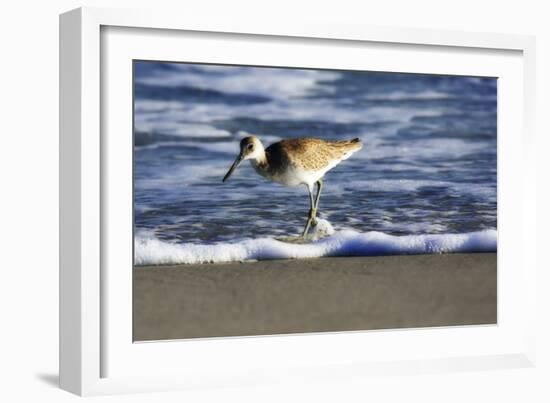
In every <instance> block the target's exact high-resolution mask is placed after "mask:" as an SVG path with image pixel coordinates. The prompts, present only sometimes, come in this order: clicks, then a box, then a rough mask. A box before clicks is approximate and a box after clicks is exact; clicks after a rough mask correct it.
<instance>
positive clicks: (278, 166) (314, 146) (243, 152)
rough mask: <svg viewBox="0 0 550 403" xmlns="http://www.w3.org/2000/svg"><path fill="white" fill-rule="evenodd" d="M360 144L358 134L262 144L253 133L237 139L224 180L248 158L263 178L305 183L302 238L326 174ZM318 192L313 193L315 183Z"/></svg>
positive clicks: (313, 221)
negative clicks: (347, 137)
mask: <svg viewBox="0 0 550 403" xmlns="http://www.w3.org/2000/svg"><path fill="white" fill-rule="evenodd" d="M362 147H363V145H362V143H361V140H360V139H359V138H354V139H352V140H336V141H329V140H322V139H319V138H309V137H303V138H288V139H285V140H281V141H278V142H276V143H273V144H271V145H270V146H269V147H267V148H264V146H263V144H262V142H261V141H260V139H259V138H258V137H256V136H248V137H245V138H243V139H242V140H241V142H240V152H239V154H238V155H237V158H236V159H235V161H234V162H233V164H232V165H231V167H230V168H229V170H228V171H227V173H226V174H225V176H224V177H223V180H222V181H223V182H225V181H227V180H228V179H229V177H230V176H231V174H233V172H234V171H235V169H236V168H237V167H238V166H239V165H240V164H241V162H242V161H244V160H250V162H251V164H252V167H253V168H254V170H255V171H256V172H257V173H258V174H259V175H261V176H263V177H264V178H267V179H269V180H271V181H273V182H276V183H280V184H282V185H284V186H299V185H305V186H306V187H307V190H308V193H309V202H310V209H309V212H308V216H307V221H306V225H305V227H304V230H303V232H302V236H301V238H302V239H306V238H307V234H308V232H309V230H310V228H311V227H312V226H313V227H315V226H316V225H317V209H318V207H319V198H320V197H321V191H322V189H323V177H324V176H325V174H326V173H327V172H328V171H329V170H331V169H332V168H334V167H335V166H336V165H338V164H339V163H340V162H342V161H343V160H345V159H348V158H349V157H350V156H351V155H352V154H354V153H355V152H357V151H359V150H360V149H361V148H362ZM315 184H317V194H316V195H315V197H313V191H314V185H315Z"/></svg>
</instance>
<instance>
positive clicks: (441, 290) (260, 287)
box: [133, 253, 497, 341]
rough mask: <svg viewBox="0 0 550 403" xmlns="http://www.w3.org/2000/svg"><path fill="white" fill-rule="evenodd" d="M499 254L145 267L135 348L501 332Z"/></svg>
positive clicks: (139, 270)
mask: <svg viewBox="0 0 550 403" xmlns="http://www.w3.org/2000/svg"><path fill="white" fill-rule="evenodd" d="M496 297H497V255H496V253H472V254H447V255H416V256H384V257H350V258H319V259H309V260H308V259H306V260H271V261H261V262H246V263H227V264H199V265H176V266H139V267H136V268H135V269H134V329H133V331H134V340H135V341H146V340H166V339H183V338H202V337H222V336H244V335H262V334H285V333H302V332H325V331H345V330H370V329H387V328H410V327H425V326H449V325H472V324H491V323H496V319H497V298H496Z"/></svg>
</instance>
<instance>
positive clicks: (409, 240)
mask: <svg viewBox="0 0 550 403" xmlns="http://www.w3.org/2000/svg"><path fill="white" fill-rule="evenodd" d="M496 249H497V231H496V230H484V231H478V232H471V233H466V234H436V235H404V236H394V235H388V234H384V233H382V232H366V233H360V232H356V231H351V230H343V231H338V232H334V233H333V234H332V235H330V236H327V237H326V238H323V239H320V240H317V241H313V242H311V243H306V244H293V243H286V242H281V241H278V240H276V239H273V238H259V239H248V240H241V241H236V242H230V243H229V242H228V243H216V244H189V243H172V242H166V241H161V240H159V239H156V238H154V237H151V236H143V235H137V236H136V240H135V264H136V265H138V266H140V265H161V264H193V263H222V262H235V261H247V260H270V259H303V258H315V257H323V256H382V255H403V254H424V253H427V254H434V253H460V252H463V253H465V252H495V251H496Z"/></svg>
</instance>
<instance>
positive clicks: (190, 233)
mask: <svg viewBox="0 0 550 403" xmlns="http://www.w3.org/2000/svg"><path fill="white" fill-rule="evenodd" d="M134 95H135V98H134V100H135V104H134V108H135V115H134V127H135V131H134V144H135V146H134V166H135V168H134V189H135V193H134V211H135V230H136V234H140V233H148V234H151V235H154V236H155V237H156V238H158V239H161V240H168V241H174V242H185V243H202V244H204V243H214V242H220V241H233V240H239V239H245V238H258V237H263V236H269V237H277V236H281V235H295V234H299V233H300V232H301V229H302V227H303V225H304V223H305V219H306V214H307V211H308V208H309V199H308V196H307V191H306V188H305V187H303V186H300V187H296V188H288V187H284V186H282V185H278V184H275V183H271V182H269V181H267V180H266V179H264V178H262V177H260V176H258V175H257V174H256V173H255V172H254V171H253V169H252V167H251V166H250V165H249V164H248V163H244V164H243V165H242V166H241V167H240V168H239V169H238V170H237V171H236V172H235V174H234V176H233V177H231V179H230V180H229V181H228V182H226V183H222V177H223V176H224V174H225V172H226V171H227V169H228V168H229V166H230V165H231V163H232V162H233V160H234V158H235V156H236V155H237V153H238V144H239V140H240V139H241V138H242V137H244V136H247V135H251V134H254V135H256V136H258V137H259V138H260V139H261V140H262V141H263V142H264V144H265V145H266V146H267V145H269V144H270V143H272V142H275V141H278V140H280V139H283V138H289V137H302V136H308V137H319V138H323V139H335V140H338V139H351V138H354V137H359V138H361V140H362V141H363V143H364V147H363V149H362V150H361V151H360V152H358V153H356V154H354V155H353V156H352V157H351V158H350V159H348V160H346V161H344V162H342V163H341V164H340V165H338V166H337V167H336V168H334V169H333V170H331V171H330V172H329V173H327V175H326V177H325V185H326V186H325V187H324V191H323V194H322V196H321V202H320V216H321V217H322V218H324V219H327V220H328V221H330V222H331V223H332V225H333V226H334V228H335V229H336V230H341V229H354V230H357V231H360V232H367V231H380V232H384V233H386V234H391V235H405V234H442V233H465V232H473V231H479V230H483V229H495V228H496V220H497V216H496V202H497V198H496V175H497V170H496V168H497V164H496V163H497V154H496V146H497V135H496V133H497V129H496V125H497V118H496V111H497V81H496V79H494V78H481V77H458V76H438V75H419V74H398V73H378V72H352V71H331V70H303V69H287V68H263V67H239V66H214V65H199V64H185V63H160V62H148V61H136V62H134Z"/></svg>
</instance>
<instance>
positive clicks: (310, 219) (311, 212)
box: [302, 186, 315, 238]
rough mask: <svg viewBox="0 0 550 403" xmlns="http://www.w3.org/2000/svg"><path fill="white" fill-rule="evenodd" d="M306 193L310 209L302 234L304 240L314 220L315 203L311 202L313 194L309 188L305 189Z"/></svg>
mask: <svg viewBox="0 0 550 403" xmlns="http://www.w3.org/2000/svg"><path fill="white" fill-rule="evenodd" d="M307 191H308V192H309V204H310V208H309V214H308V219H307V223H306V227H305V228H304V232H303V233H302V238H305V237H306V236H307V233H308V231H309V227H310V226H311V223H312V222H313V220H314V218H315V214H314V208H315V202H314V201H313V193H312V192H311V188H310V187H309V186H308V187H307Z"/></svg>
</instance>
